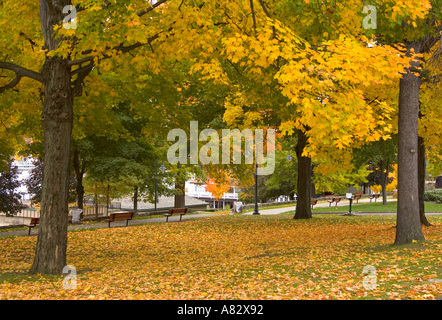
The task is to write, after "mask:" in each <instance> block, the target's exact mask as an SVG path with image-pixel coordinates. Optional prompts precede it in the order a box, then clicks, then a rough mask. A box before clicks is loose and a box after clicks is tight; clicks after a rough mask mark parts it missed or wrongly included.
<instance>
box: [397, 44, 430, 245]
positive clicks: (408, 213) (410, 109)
mask: <svg viewBox="0 0 442 320" xmlns="http://www.w3.org/2000/svg"><path fill="white" fill-rule="evenodd" d="M406 45H407V49H408V53H409V52H410V49H412V48H413V49H414V51H415V52H416V53H419V52H420V45H419V44H418V43H416V42H411V43H407V44H406ZM418 66H419V61H413V62H412V63H411V68H410V69H411V70H407V73H405V74H404V75H403V77H402V79H401V80H400V89H399V125H398V127H399V145H398V204H397V210H398V211H397V221H396V239H395V244H396V245H400V244H406V243H411V242H412V241H413V240H424V239H425V238H424V235H423V233H422V228H421V224H420V216H419V190H418V184H419V181H418V116H419V88H420V85H421V79H420V77H419V76H416V75H414V74H413V72H415V71H416V69H415V68H416V67H418Z"/></svg>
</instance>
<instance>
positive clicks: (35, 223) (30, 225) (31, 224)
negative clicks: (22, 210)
mask: <svg viewBox="0 0 442 320" xmlns="http://www.w3.org/2000/svg"><path fill="white" fill-rule="evenodd" d="M39 223H40V218H31V221H30V222H29V223H28V224H25V226H26V227H28V228H29V231H28V235H30V234H31V229H32V228H34V227H36V226H38V224H39Z"/></svg>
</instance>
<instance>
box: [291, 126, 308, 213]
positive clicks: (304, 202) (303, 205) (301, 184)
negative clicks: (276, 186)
mask: <svg viewBox="0 0 442 320" xmlns="http://www.w3.org/2000/svg"><path fill="white" fill-rule="evenodd" d="M306 146H307V136H306V135H305V133H304V132H303V131H302V130H298V144H297V145H296V157H297V158H298V196H297V198H296V213H295V216H294V219H310V218H312V208H311V190H312V185H311V179H312V176H311V175H312V159H311V158H307V157H303V156H302V152H303V151H304V148H305V147H306Z"/></svg>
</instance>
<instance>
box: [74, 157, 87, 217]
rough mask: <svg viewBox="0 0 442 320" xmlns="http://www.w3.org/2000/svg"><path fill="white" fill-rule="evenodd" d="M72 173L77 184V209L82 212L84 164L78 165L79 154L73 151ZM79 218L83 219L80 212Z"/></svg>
mask: <svg viewBox="0 0 442 320" xmlns="http://www.w3.org/2000/svg"><path fill="white" fill-rule="evenodd" d="M73 153H74V155H73V156H74V161H73V162H74V171H75V180H76V182H77V185H76V191H77V207H78V208H79V209H81V210H83V209H84V208H83V201H84V186H83V177H84V173H85V162H84V161H83V162H82V163H81V164H80V153H79V152H78V150H76V149H75V150H74V151H73ZM80 218H83V212H81V215H80Z"/></svg>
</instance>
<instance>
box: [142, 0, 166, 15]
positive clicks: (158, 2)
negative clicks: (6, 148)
mask: <svg viewBox="0 0 442 320" xmlns="http://www.w3.org/2000/svg"><path fill="white" fill-rule="evenodd" d="M166 2H167V0H160V1H157V2H155V4H153V5H152V7H150V8H149V9H146V10H143V11H140V12H138V13H137V16H139V17H142V16H144V15H145V14H146V13H149V12H151V11H153V10H155V9H156V8H157V7H159V6H160V5H162V4H163V3H166Z"/></svg>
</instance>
